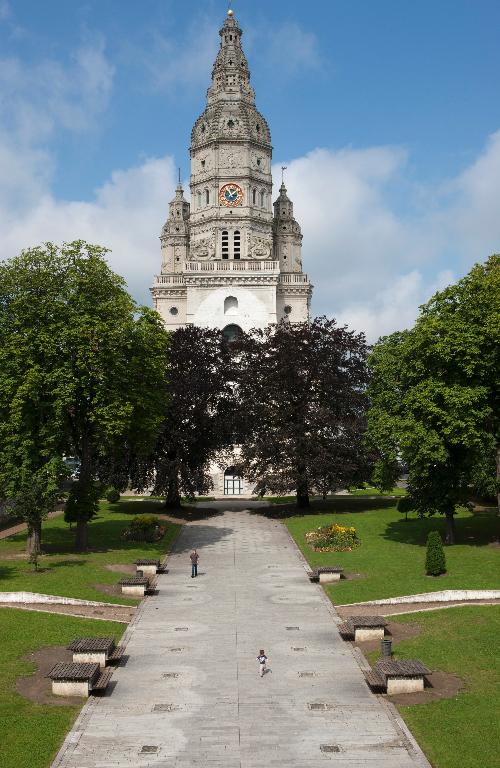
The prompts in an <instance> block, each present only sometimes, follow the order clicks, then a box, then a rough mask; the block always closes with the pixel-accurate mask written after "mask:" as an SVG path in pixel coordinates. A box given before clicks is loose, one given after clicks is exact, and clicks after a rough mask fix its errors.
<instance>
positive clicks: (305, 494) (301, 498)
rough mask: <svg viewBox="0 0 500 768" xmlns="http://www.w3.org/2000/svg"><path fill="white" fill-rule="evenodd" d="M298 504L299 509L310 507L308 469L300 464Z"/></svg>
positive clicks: (298, 472)
mask: <svg viewBox="0 0 500 768" xmlns="http://www.w3.org/2000/svg"><path fill="white" fill-rule="evenodd" d="M296 492H297V506H298V507H299V509H305V508H307V507H309V486H308V483H307V469H306V468H305V467H304V466H303V465H302V464H299V466H298V467H297V491H296Z"/></svg>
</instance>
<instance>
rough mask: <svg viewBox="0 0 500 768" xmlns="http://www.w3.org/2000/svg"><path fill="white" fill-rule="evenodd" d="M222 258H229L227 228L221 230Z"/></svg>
mask: <svg viewBox="0 0 500 768" xmlns="http://www.w3.org/2000/svg"><path fill="white" fill-rule="evenodd" d="M222 258H223V259H228V258H229V232H228V231H227V229H223V230H222Z"/></svg>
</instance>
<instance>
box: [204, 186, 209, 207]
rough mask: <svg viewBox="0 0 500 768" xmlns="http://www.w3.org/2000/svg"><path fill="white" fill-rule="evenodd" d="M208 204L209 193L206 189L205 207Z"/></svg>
mask: <svg viewBox="0 0 500 768" xmlns="http://www.w3.org/2000/svg"><path fill="white" fill-rule="evenodd" d="M209 203H210V192H209V191H208V189H206V190H205V205H209Z"/></svg>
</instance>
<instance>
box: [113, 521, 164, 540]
mask: <svg viewBox="0 0 500 768" xmlns="http://www.w3.org/2000/svg"><path fill="white" fill-rule="evenodd" d="M164 534H165V526H162V525H160V521H159V520H158V518H157V517H156V515H137V516H136V517H133V518H132V520H131V522H130V525H129V526H128V528H125V530H124V531H123V534H122V535H123V538H124V539H127V540H129V541H149V542H153V541H159V540H160V539H161V538H163V536H164Z"/></svg>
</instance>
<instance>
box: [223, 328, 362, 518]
mask: <svg viewBox="0 0 500 768" xmlns="http://www.w3.org/2000/svg"><path fill="white" fill-rule="evenodd" d="M237 353H238V356H239V361H240V369H241V373H240V388H239V397H240V402H241V410H242V412H243V413H244V414H245V417H246V421H245V432H246V437H245V440H244V441H243V444H242V446H241V457H240V461H239V468H240V471H242V472H243V473H244V475H245V476H246V477H248V478H249V479H250V480H256V481H257V491H258V492H260V493H265V492H266V491H269V492H271V493H286V492H290V491H293V492H295V493H296V496H297V503H298V505H299V506H307V505H308V504H309V493H310V492H311V490H312V489H316V490H321V492H323V493H325V492H328V490H333V489H335V488H337V487H339V486H346V485H349V484H351V483H353V482H358V481H360V480H362V479H365V478H367V477H368V475H367V473H368V467H369V464H368V461H367V455H366V452H365V450H364V447H363V433H364V430H365V410H366V405H367V398H366V392H365V390H366V385H367V375H368V374H367V366H366V356H367V347H366V342H365V338H364V336H363V334H356V333H354V332H352V331H349V330H348V329H347V328H343V327H339V326H337V325H336V323H335V321H334V320H327V319H326V318H317V319H315V320H314V321H313V322H312V323H298V324H293V325H292V324H290V323H288V322H282V323H280V324H279V325H278V326H275V327H269V328H266V329H265V330H255V331H252V332H251V333H250V334H248V335H245V336H242V337H241V338H240V340H239V342H238V344H237Z"/></svg>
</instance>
